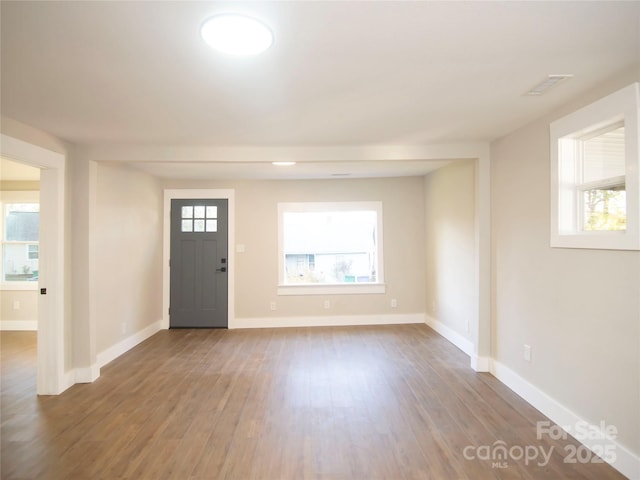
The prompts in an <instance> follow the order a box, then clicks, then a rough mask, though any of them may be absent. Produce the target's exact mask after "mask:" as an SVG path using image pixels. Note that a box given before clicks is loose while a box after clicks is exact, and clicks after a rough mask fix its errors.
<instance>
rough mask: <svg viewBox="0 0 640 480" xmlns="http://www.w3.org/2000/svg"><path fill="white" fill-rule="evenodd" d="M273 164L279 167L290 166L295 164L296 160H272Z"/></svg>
mask: <svg viewBox="0 0 640 480" xmlns="http://www.w3.org/2000/svg"><path fill="white" fill-rule="evenodd" d="M271 164H272V165H276V166H278V167H290V166H291V165H295V164H296V162H271Z"/></svg>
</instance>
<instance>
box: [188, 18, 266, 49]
mask: <svg viewBox="0 0 640 480" xmlns="http://www.w3.org/2000/svg"><path fill="white" fill-rule="evenodd" d="M200 34H201V35H202V38H203V39H204V41H205V42H206V43H207V45H209V46H210V47H211V48H213V49H215V50H218V51H219V52H222V53H228V54H230V55H257V54H258V53H261V52H264V51H265V50H266V49H267V48H269V47H270V46H271V44H272V43H273V34H272V33H271V30H269V28H267V26H266V25H264V24H263V23H261V22H259V21H258V20H256V19H254V18H251V17H246V16H244V15H235V14H224V15H216V16H214V17H211V18H210V19H208V20H207V21H206V22H204V24H203V25H202V28H201V29H200Z"/></svg>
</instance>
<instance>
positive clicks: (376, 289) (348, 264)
mask: <svg viewBox="0 0 640 480" xmlns="http://www.w3.org/2000/svg"><path fill="white" fill-rule="evenodd" d="M278 258H279V263H278V272H279V281H278V294H279V295H313V294H318V295H320V294H341V293H346V294H349V293H384V272H383V261H382V259H383V257H382V203H381V202H307V203H279V204H278Z"/></svg>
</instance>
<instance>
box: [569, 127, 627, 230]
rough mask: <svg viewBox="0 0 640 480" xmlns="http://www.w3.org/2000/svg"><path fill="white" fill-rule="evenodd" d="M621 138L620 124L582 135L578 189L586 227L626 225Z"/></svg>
mask: <svg viewBox="0 0 640 480" xmlns="http://www.w3.org/2000/svg"><path fill="white" fill-rule="evenodd" d="M624 140H625V139H624V125H616V126H613V127H609V128H607V129H606V130H605V131H601V132H598V133H596V134H594V135H590V136H589V137H587V138H583V139H582V152H583V157H582V182H581V183H580V184H579V186H578V189H579V192H580V193H581V195H582V199H581V200H582V202H581V203H582V211H583V216H582V221H583V229H584V230H586V231H589V230H596V231H597V230H625V229H626V227H627V196H626V193H627V192H626V185H625V152H624Z"/></svg>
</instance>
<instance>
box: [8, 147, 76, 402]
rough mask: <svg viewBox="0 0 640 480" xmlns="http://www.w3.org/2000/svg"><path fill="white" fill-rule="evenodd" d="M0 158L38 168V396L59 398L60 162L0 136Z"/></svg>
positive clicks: (62, 216) (62, 263)
mask: <svg viewBox="0 0 640 480" xmlns="http://www.w3.org/2000/svg"><path fill="white" fill-rule="evenodd" d="M0 153H1V155H2V156H3V157H6V158H8V159H10V160H16V161H18V162H20V163H24V164H26V165H30V166H32V167H36V168H40V169H41V170H40V238H39V243H40V263H39V281H38V289H39V290H40V289H41V288H46V289H47V293H46V295H38V361H37V369H38V370H37V372H38V374H37V393H38V395H58V394H60V393H62V392H63V391H64V390H66V389H67V388H68V387H69V386H71V384H70V383H69V382H67V381H65V374H64V372H65V365H64V360H65V341H64V338H65V328H64V299H65V290H64V272H65V255H64V252H65V245H64V244H65V236H64V225H65V156H64V155H63V154H61V153H57V152H53V151H51V150H47V149H45V148H42V147H38V146H36V145H32V144H30V143H27V142H24V141H22V140H18V139H16V138H13V137H9V136H7V135H2V140H1V143H0Z"/></svg>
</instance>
